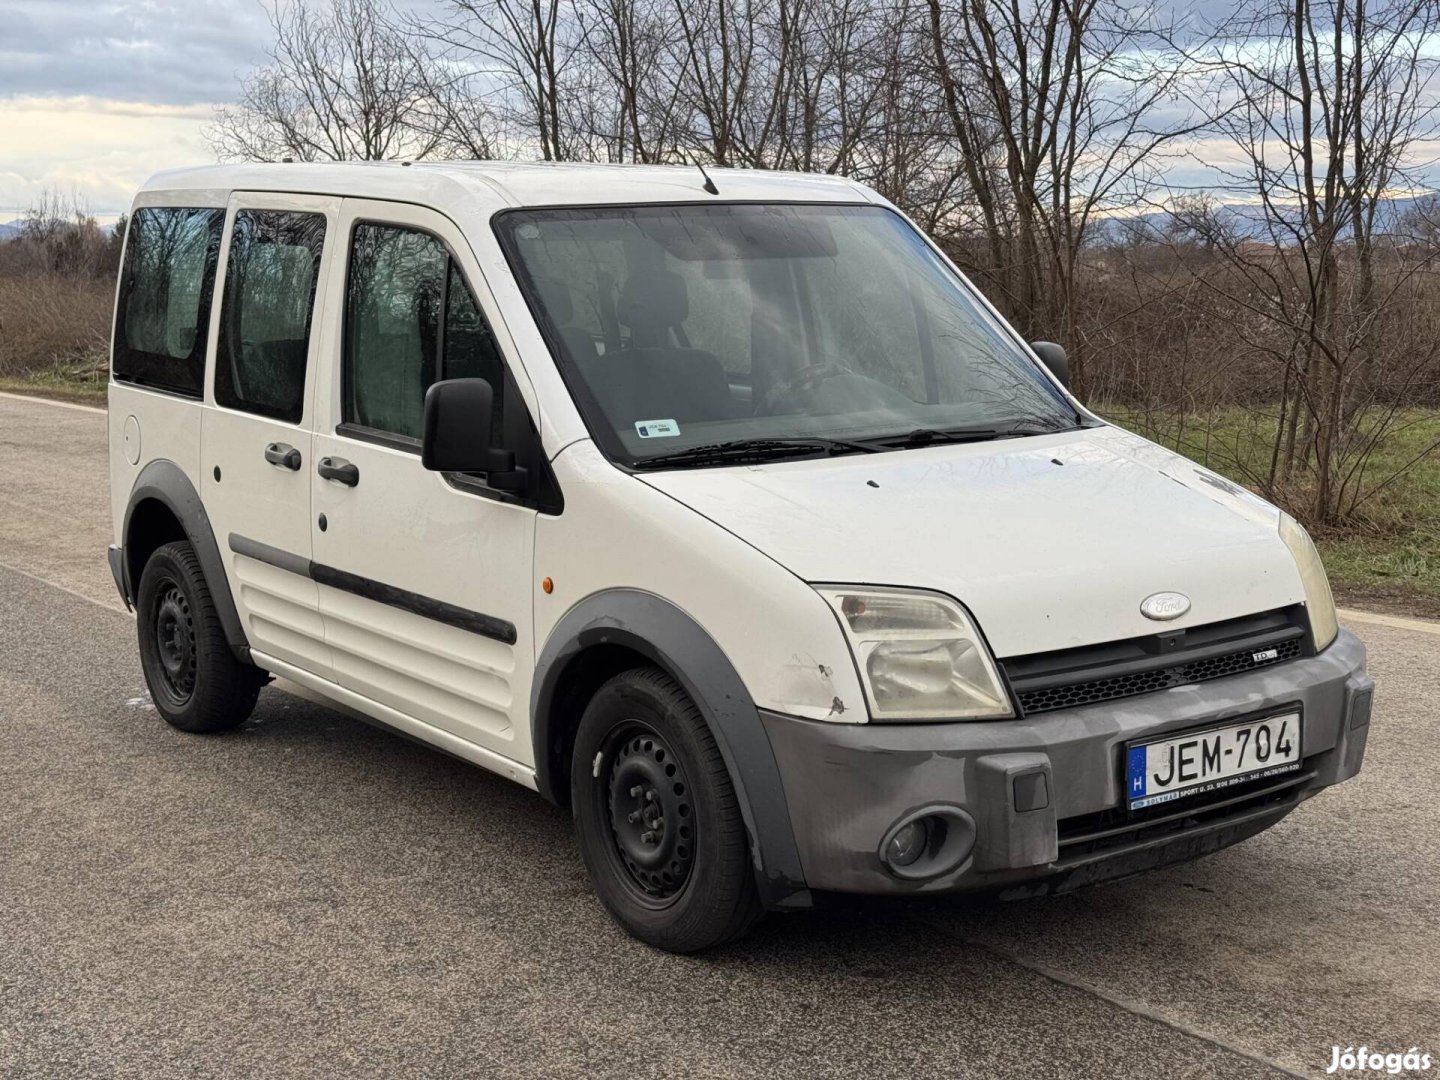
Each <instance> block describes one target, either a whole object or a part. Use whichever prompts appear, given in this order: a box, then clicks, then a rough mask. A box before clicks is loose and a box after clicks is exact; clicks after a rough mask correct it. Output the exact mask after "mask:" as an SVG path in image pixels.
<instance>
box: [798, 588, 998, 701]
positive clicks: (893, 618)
mask: <svg viewBox="0 0 1440 1080" xmlns="http://www.w3.org/2000/svg"><path fill="white" fill-rule="evenodd" d="M818 591H819V593H820V595H821V596H823V597H824V598H825V599H826V600H827V601H828V602H829V604H830V606H831V607H832V608H834V609H835V612H836V614H838V615H839V616H840V625H841V626H842V627H844V629H845V636H846V637H847V638H849V639H850V651H851V652H852V653H854V655H855V663H856V665H857V666H858V667H859V668H860V681H861V682H863V683H864V684H865V694H866V696H867V697H868V698H869V699H870V715H871V717H873V718H874V719H876V720H980V719H992V718H996V717H1006V716H1013V715H1014V711H1013V710H1012V709H1011V707H1010V698H1009V695H1007V694H1006V693H1005V688H1004V685H1003V684H1002V683H1001V681H1000V675H999V673H998V672H997V671H996V670H995V661H994V660H992V659H991V657H990V650H989V649H988V648H986V647H985V642H984V640H983V639H982V638H981V637H980V631H979V630H977V629H976V628H975V624H974V623H973V622H972V621H971V619H970V616H969V615H967V614H966V613H965V611H964V609H962V608H961V607H960V605H959V604H957V603H955V601H953V600H950V599H949V598H947V597H944V596H939V595H937V594H935V593H928V592H919V591H912V590H909V589H873V588H853V589H846V588H841V587H837V586H833V585H832V586H826V587H823V588H820V589H819V590H818Z"/></svg>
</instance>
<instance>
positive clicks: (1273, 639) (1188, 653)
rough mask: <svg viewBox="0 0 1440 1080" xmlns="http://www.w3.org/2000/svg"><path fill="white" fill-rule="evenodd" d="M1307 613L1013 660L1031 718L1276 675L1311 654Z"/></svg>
mask: <svg viewBox="0 0 1440 1080" xmlns="http://www.w3.org/2000/svg"><path fill="white" fill-rule="evenodd" d="M1304 618H1305V616H1304V608H1299V607H1297V608H1283V609H1280V610H1278V611H1267V612H1262V613H1261V614H1259V615H1247V616H1243V617H1241V618H1239V619H1228V620H1226V621H1224V622H1219V623H1209V624H1207V625H1205V626H1197V627H1190V628H1188V629H1186V630H1175V631H1169V632H1161V633H1158V634H1153V635H1147V636H1145V637H1141V638H1130V639H1129V640H1126V641H1117V642H1108V643H1106V644H1103V645H1089V646H1084V647H1082V648H1079V649H1064V650H1060V651H1057V652H1051V653H1036V654H1034V655H1032V656H1021V657H1012V658H1010V659H1008V660H1005V661H1004V662H1003V663H1004V667H1005V674H1006V675H1007V677H1008V678H1009V680H1010V685H1011V688H1012V689H1013V690H1014V691H1015V696H1016V698H1017V700H1018V701H1019V703H1020V709H1021V711H1022V713H1024V715H1026V716H1030V715H1033V714H1035V713H1042V712H1051V711H1053V710H1055V709H1073V708H1076V707H1078V706H1081V705H1093V704H1095V703H1097V702H1101V701H1114V700H1116V699H1118V698H1126V697H1134V696H1136V695H1138V694H1149V693H1153V692H1155V691H1157V690H1168V689H1170V688H1171V687H1175V686H1187V685H1189V684H1191V683H1198V682H1204V681H1206V680H1207V679H1220V678H1224V677H1225V676H1227V675H1238V674H1240V673H1242V672H1246V671H1253V670H1255V669H1257V668H1262V667H1273V666H1274V665H1276V664H1283V663H1284V662H1285V661H1287V660H1294V659H1295V658H1297V657H1300V656H1304V655H1305V654H1306V647H1307V646H1306V631H1305V626H1306V624H1305V622H1304Z"/></svg>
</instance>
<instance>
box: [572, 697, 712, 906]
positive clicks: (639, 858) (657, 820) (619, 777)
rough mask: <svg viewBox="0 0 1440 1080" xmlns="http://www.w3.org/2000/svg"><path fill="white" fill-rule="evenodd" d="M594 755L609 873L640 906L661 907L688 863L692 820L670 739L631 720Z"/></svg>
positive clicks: (688, 870)
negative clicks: (597, 760)
mask: <svg viewBox="0 0 1440 1080" xmlns="http://www.w3.org/2000/svg"><path fill="white" fill-rule="evenodd" d="M601 755H602V756H601V769H600V772H599V775H600V777H601V778H602V781H603V782H602V783H601V784H599V785H597V787H596V794H597V796H598V800H599V802H600V804H601V805H600V807H599V809H600V810H601V812H602V813H603V814H604V815H605V818H606V821H607V822H608V824H609V833H610V840H611V843H610V845H609V849H610V858H611V860H612V862H613V863H614V864H615V867H616V869H617V871H618V875H617V876H618V877H619V878H620V879H621V881H622V882H624V884H625V886H626V888H627V890H628V891H629V892H630V893H631V895H632V896H633V897H634V898H635V899H636V900H637V901H638V902H639V903H640V904H642V905H643V906H645V907H649V908H655V909H658V908H665V907H669V906H670V905H671V904H673V903H674V902H675V901H676V900H677V899H678V898H679V897H680V895H681V894H682V893H683V892H684V891H685V889H686V886H687V885H688V884H689V882H690V879H691V877H692V872H693V869H694V866H695V836H696V834H697V831H698V826H697V823H696V819H695V803H694V801H693V797H692V795H691V789H690V780H689V777H688V776H687V775H686V773H685V769H684V767H683V765H682V764H681V763H680V760H679V759H678V758H677V757H676V755H675V752H674V750H673V749H672V748H671V747H670V744H669V743H668V742H666V740H665V739H664V738H663V737H662V736H661V735H660V734H659V732H657V731H656V730H655V729H654V728H652V727H651V726H650V725H648V724H646V723H644V722H642V721H639V720H627V721H624V722H623V723H621V724H619V725H617V726H616V727H615V729H614V730H613V731H612V732H611V733H610V735H609V736H608V737H607V738H606V740H605V746H604V749H603V750H602V752H601Z"/></svg>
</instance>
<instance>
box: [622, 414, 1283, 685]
mask: <svg viewBox="0 0 1440 1080" xmlns="http://www.w3.org/2000/svg"><path fill="white" fill-rule="evenodd" d="M1056 461H1061V462H1063V463H1064V464H1063V465H1057V464H1055V462H1056ZM1206 478H1208V479H1206ZM869 481H874V482H875V484H877V485H878V486H876V487H871V486H870V485H869ZM645 482H646V483H648V484H650V485H652V486H654V487H655V488H657V489H658V490H661V491H665V492H666V493H668V494H670V495H672V496H674V497H675V498H676V499H678V500H680V501H681V502H683V503H685V504H686V505H687V506H691V507H693V508H694V509H696V510H697V511H699V512H700V513H702V514H704V515H705V516H706V517H708V518H710V519H712V520H713V521H715V522H718V523H719V524H720V525H722V526H724V527H725V528H726V529H728V530H730V531H731V532H733V533H735V534H736V535H737V536H739V537H742V538H743V539H745V540H747V541H749V542H750V543H751V544H753V545H754V546H755V547H757V548H758V549H760V550H761V551H765V552H767V553H769V554H770V555H771V556H773V557H774V558H775V559H776V560H778V561H779V562H780V563H782V564H784V565H785V566H787V567H789V568H790V569H791V570H793V571H794V572H795V573H796V574H797V575H799V576H800V577H803V578H804V579H806V580H807V581H813V582H844V583H865V584H872V585H895V586H901V587H913V588H924V589H934V590H937V591H939V592H944V593H948V594H949V595H951V596H953V597H955V598H956V599H957V600H959V601H961V602H962V603H963V604H965V605H966V606H967V607H968V608H969V609H970V611H971V613H972V614H973V615H974V616H975V617H976V619H977V620H978V621H979V624H980V627H981V629H982V630H983V631H984V633H985V635H986V636H987V638H988V639H989V641H990V645H991V648H992V649H993V650H994V652H995V654H996V655H997V656H1000V657H1008V656H1018V655H1024V654H1027V653H1035V652H1046V651H1049V650H1052V649H1065V648H1071V647H1073V646H1078V645H1090V644H1095V643H1099V642H1104V641H1114V640H1117V639H1121V638H1127V637H1137V636H1139V635H1142V634H1148V633H1155V632H1156V631H1157V630H1158V629H1159V627H1160V626H1161V625H1162V624H1159V623H1156V622H1153V621H1151V620H1149V619H1147V618H1145V617H1144V616H1143V615H1141V613H1140V603H1141V601H1142V600H1144V599H1145V597H1147V596H1149V595H1150V594H1152V593H1156V592H1162V591H1178V592H1182V593H1185V594H1186V595H1187V596H1189V597H1190V599H1191V601H1192V606H1191V608H1190V611H1189V612H1188V613H1187V614H1186V615H1185V616H1183V617H1182V618H1180V619H1177V620H1175V621H1173V622H1167V623H1164V624H1163V625H1164V627H1165V628H1166V629H1172V628H1173V629H1181V628H1184V627H1186V626H1198V625H1201V624H1203V623H1210V622H1216V621H1218V620H1220V619H1226V618H1230V617H1233V616H1238V615H1245V614H1250V613H1253V612H1256V611H1264V610H1267V609H1270V608H1277V607H1283V606H1285V605H1287V604H1293V603H1301V602H1303V601H1304V591H1303V588H1302V586H1301V583H1300V576H1299V574H1298V572H1297V571H1296V569H1295V562H1294V560H1293V559H1292V558H1291V557H1290V553H1289V552H1288V551H1287V550H1286V548H1285V545H1284V544H1283V543H1282V542H1281V540H1280V537H1279V533H1278V531H1277V514H1278V512H1277V511H1276V510H1275V509H1274V508H1273V507H1271V506H1270V505H1269V504H1267V503H1265V502H1263V501H1262V500H1260V499H1257V498H1255V497H1254V496H1252V495H1249V494H1248V493H1246V492H1244V491H1242V490H1240V489H1238V488H1235V487H1234V486H1233V485H1230V484H1228V483H1226V482H1225V481H1223V480H1220V479H1219V478H1218V477H1214V476H1213V474H1211V473H1208V472H1206V471H1205V470H1203V469H1200V468H1199V467H1198V466H1196V465H1195V464H1193V463H1192V462H1190V461H1187V460H1186V459H1185V458H1182V457H1180V456H1178V455H1176V454H1171V453H1169V452H1168V451H1165V450H1163V449H1161V448H1160V447H1158V446H1155V445H1154V444H1152V443H1149V442H1147V441H1145V440H1144V439H1141V438H1139V437H1138V436H1134V435H1130V434H1128V433H1126V432H1123V431H1121V430H1119V429H1118V428H1097V429H1092V430H1089V431H1076V432H1067V433H1062V434H1057V435H1046V436H1036V437H1032V438H1025V439H1015V440H1006V441H1002V442H989V443H976V444H970V445H957V446H935V447H929V448H926V449H920V450H909V451H903V452H898V453H887V454H875V455H854V456H848V457H841V458H835V459H831V460H818V461H798V462H784V463H776V464H773V465H762V466H756V467H748V468H727V469H693V470H687V471H683V472H663V473H649V474H645Z"/></svg>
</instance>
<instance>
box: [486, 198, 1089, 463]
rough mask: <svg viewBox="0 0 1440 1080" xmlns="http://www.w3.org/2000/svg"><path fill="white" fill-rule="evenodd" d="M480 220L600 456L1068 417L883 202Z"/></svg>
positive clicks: (801, 449)
mask: <svg viewBox="0 0 1440 1080" xmlns="http://www.w3.org/2000/svg"><path fill="white" fill-rule="evenodd" d="M497 228H498V231H499V233H500V236H501V240H502V243H504V245H505V247H506V249H507V252H508V253H509V256H510V259H511V262H512V264H514V266H515V269H516V272H517V274H518V276H519V278H520V281H521V284H522V287H523V288H524V289H525V290H526V293H527V295H528V298H529V300H530V303H531V306H532V308H533V309H534V310H535V311H536V313H537V315H538V316H539V318H540V322H541V325H542V326H543V327H544V329H545V331H546V333H547V336H548V337H549V339H550V341H551V344H552V348H554V350H555V351H556V353H557V354H558V359H559V361H560V363H561V366H562V369H563V371H564V374H565V377H566V382H567V384H568V385H569V386H570V388H571V390H572V392H573V393H574V394H575V397H576V400H577V401H578V403H579V405H580V408H581V411H582V412H583V413H584V415H585V418H586V422H587V424H588V425H589V427H590V431H591V434H592V435H593V436H594V437H595V440H596V441H597V442H598V443H599V444H600V446H601V448H602V449H603V450H605V452H606V453H607V454H609V455H610V456H611V457H612V458H614V459H616V460H622V461H625V462H627V463H630V464H639V465H643V464H644V462H645V461H647V460H650V459H653V460H656V461H657V463H658V461H659V459H661V458H670V457H672V456H675V457H678V458H679V460H680V461H686V460H693V459H694V457H695V455H689V456H688V457H687V455H686V454H685V453H683V452H684V451H689V450H693V449H695V448H701V447H703V448H707V449H709V450H714V449H715V448H716V447H717V446H718V447H727V446H729V445H730V444H732V443H741V442H743V443H745V444H746V445H748V446H752V447H753V446H754V445H756V440H790V441H792V442H793V443H794V446H793V448H782V449H788V450H789V452H790V453H793V454H794V455H797V456H798V455H801V454H804V453H806V452H807V451H808V452H809V453H814V452H815V451H816V446H815V445H814V444H809V445H807V444H805V443H804V442H803V440H807V439H809V440H816V439H829V440H848V441H850V442H852V443H858V442H863V441H866V440H884V439H887V438H889V439H900V438H902V437H904V436H907V435H909V434H910V433H916V432H922V431H923V432H929V433H931V434H933V435H936V436H938V434H939V433H941V432H947V431H956V430H960V429H965V430H970V431H975V430H983V431H984V432H985V433H987V434H992V435H1003V434H1013V433H1019V432H1032V431H1048V430H1060V429H1064V428H1071V427H1074V426H1075V425H1076V416H1075V412H1074V410H1073V409H1072V408H1071V407H1070V405H1069V403H1068V402H1067V401H1066V399H1065V397H1064V395H1062V394H1061V393H1060V392H1059V391H1058V390H1056V388H1055V387H1054V385H1053V384H1052V383H1051V382H1050V381H1049V380H1048V379H1046V378H1045V377H1044V376H1043V375H1042V374H1041V373H1040V372H1039V371H1038V370H1037V369H1036V367H1035V364H1034V362H1033V361H1031V360H1030V358H1029V357H1028V356H1027V355H1026V354H1025V353H1024V352H1023V351H1022V350H1021V349H1020V347H1019V346H1018V345H1017V344H1016V343H1015V341H1014V339H1013V338H1012V337H1011V336H1010V335H1009V334H1008V333H1007V332H1006V330H1005V329H1004V328H1003V327H1002V326H1001V325H1000V324H999V323H998V322H997V321H996V320H995V318H994V317H993V316H991V315H990V314H989V313H988V312H987V311H986V310H985V308H984V307H983V306H982V304H981V303H980V302H979V301H978V299H977V298H976V297H975V296H974V295H973V294H972V293H971V292H970V290H969V289H967V288H966V287H965V285H964V284H963V282H961V280H960V279H959V278H958V277H957V276H956V275H955V274H954V273H953V272H952V271H951V270H950V269H949V268H948V267H947V266H946V265H945V264H944V263H943V262H942V261H941V260H940V259H939V258H938V257H937V256H936V255H935V253H934V252H933V251H932V250H931V249H930V247H929V246H928V245H927V244H926V243H925V241H924V240H923V239H922V238H921V237H920V235H919V234H918V233H916V231H915V230H914V229H913V228H911V226H910V225H908V224H907V223H906V222H905V221H904V219H902V218H901V217H900V216H899V215H897V214H894V213H892V212H890V211H889V210H886V209H884V208H881V207H875V206H849V205H754V204H723V203H714V204H703V205H688V204H686V205H667V206H636V207H603V208H563V209H552V210H517V211H510V212H507V213H505V214H503V215H502V216H500V217H499V219H498V225H497ZM924 441H925V440H914V439H912V440H911V441H910V442H909V443H908V444H907V445H921V444H923V442H924ZM832 445H834V444H832ZM886 448H888V447H886Z"/></svg>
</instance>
